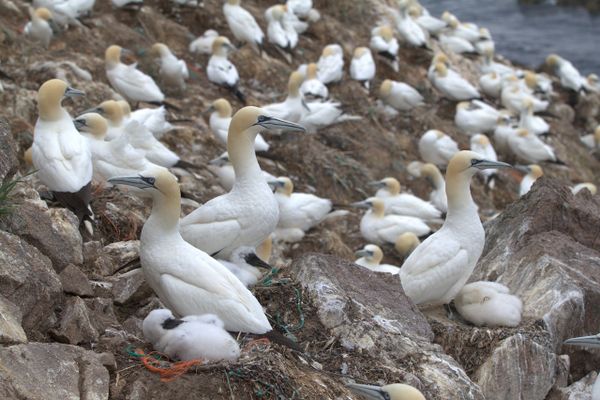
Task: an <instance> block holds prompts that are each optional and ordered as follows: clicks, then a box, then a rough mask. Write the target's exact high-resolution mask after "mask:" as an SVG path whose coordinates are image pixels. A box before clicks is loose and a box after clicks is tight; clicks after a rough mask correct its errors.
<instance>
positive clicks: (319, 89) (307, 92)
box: [300, 63, 329, 100]
mask: <svg viewBox="0 0 600 400" xmlns="http://www.w3.org/2000/svg"><path fill="white" fill-rule="evenodd" d="M300 93H302V95H303V96H305V97H307V96H309V97H315V98H318V99H322V100H325V99H326V98H327V97H329V90H328V89H327V86H325V85H324V84H323V82H321V81H320V80H319V79H317V64H315V63H311V64H308V65H307V66H306V78H305V79H304V82H302V85H300Z"/></svg>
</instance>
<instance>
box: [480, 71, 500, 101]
mask: <svg viewBox="0 0 600 400" xmlns="http://www.w3.org/2000/svg"><path fill="white" fill-rule="evenodd" d="M479 86H480V87H481V90H482V91H483V93H485V94H486V95H488V96H490V97H493V98H495V99H497V98H498V97H500V92H501V90H502V79H501V78H500V75H498V74H497V73H496V72H489V73H487V74H483V75H481V77H480V78H479Z"/></svg>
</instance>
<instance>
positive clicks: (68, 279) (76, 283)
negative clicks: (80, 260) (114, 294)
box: [59, 264, 94, 296]
mask: <svg viewBox="0 0 600 400" xmlns="http://www.w3.org/2000/svg"><path fill="white" fill-rule="evenodd" d="M59 277H60V281H61V283H62V286H63V291H64V292H65V293H68V294H74V295H77V296H92V295H93V294H94V289H92V285H91V284H90V281H89V280H88V278H87V276H86V275H85V274H84V273H83V271H82V270H81V269H79V267H77V266H75V265H73V264H69V265H67V267H66V268H65V269H63V270H62V272H61V273H60V274H59Z"/></svg>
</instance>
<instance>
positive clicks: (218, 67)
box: [206, 36, 246, 103]
mask: <svg viewBox="0 0 600 400" xmlns="http://www.w3.org/2000/svg"><path fill="white" fill-rule="evenodd" d="M233 49H234V47H233V46H232V45H231V43H230V42H229V39H227V38H226V37H225V36H219V37H218V38H216V39H215V40H214V41H213V45H212V55H211V56H210V59H209V60H208V66H207V67H206V74H207V75H208V80H209V81H211V82H213V83H216V84H217V85H219V86H224V87H226V88H227V89H229V90H230V91H231V92H232V93H233V94H234V95H235V96H236V97H237V98H238V99H239V100H240V101H241V102H242V103H245V102H246V100H245V97H244V95H243V93H242V92H240V90H239V89H238V82H239V80H240V75H239V74H238V71H237V68H236V67H235V65H233V64H232V63H231V61H229V60H228V59H227V55H228V54H229V51H231V50H233Z"/></svg>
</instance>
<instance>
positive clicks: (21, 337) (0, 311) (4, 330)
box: [0, 295, 27, 344]
mask: <svg viewBox="0 0 600 400" xmlns="http://www.w3.org/2000/svg"><path fill="white" fill-rule="evenodd" d="M0 316H1V317H2V318H0V344H13V343H25V342H27V335H26V334H25V331H24V330H23V327H22V326H21V319H22V315H21V310H19V307H17V306H16V305H15V304H13V303H12V302H11V301H9V300H8V299H7V298H6V297H4V296H2V295H0Z"/></svg>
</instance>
